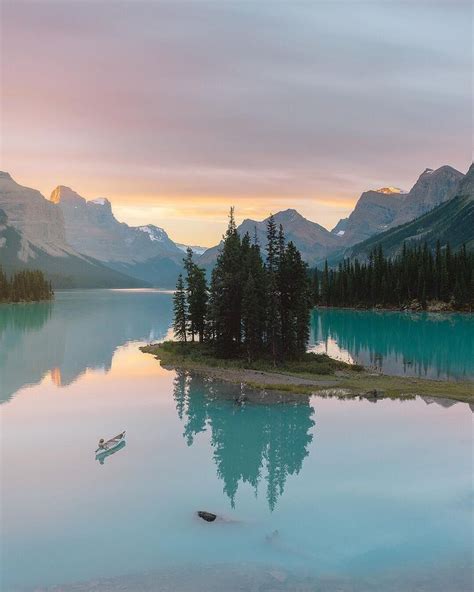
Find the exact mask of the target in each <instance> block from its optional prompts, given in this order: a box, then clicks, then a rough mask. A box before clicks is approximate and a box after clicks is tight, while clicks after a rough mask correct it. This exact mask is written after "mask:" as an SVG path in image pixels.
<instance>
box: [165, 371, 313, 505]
mask: <svg viewBox="0 0 474 592" xmlns="http://www.w3.org/2000/svg"><path fill="white" fill-rule="evenodd" d="M241 392H242V389H241V387H240V386H238V385H223V384H222V383H219V382H217V383H214V382H213V381H212V380H209V379H206V378H203V377H201V376H198V375H194V374H189V373H187V372H184V371H177V375H176V378H175V383H174V394H173V396H174V399H175V403H176V410H177V412H178V415H179V418H180V419H181V420H183V422H184V433H183V436H184V438H185V439H186V442H187V444H188V446H191V445H192V444H193V441H194V437H195V436H196V435H197V434H199V433H200V432H204V431H206V429H209V430H210V434H211V445H212V447H213V449H214V461H215V463H216V467H217V475H218V477H219V478H220V479H222V481H223V482H224V492H225V493H226V495H227V496H228V497H229V500H230V502H231V505H232V507H234V506H235V499H236V494H237V490H238V487H239V483H248V484H249V485H250V486H251V487H253V488H254V490H255V493H257V492H258V489H259V485H260V482H261V481H262V480H263V481H265V487H266V498H267V501H268V505H269V507H270V509H271V510H273V509H274V508H275V506H276V504H277V501H278V498H279V497H280V496H281V495H283V491H284V488H285V483H286V480H287V478H288V476H289V475H295V474H298V473H299V471H300V470H301V467H302V465H303V460H304V459H305V457H306V456H307V455H308V454H309V452H308V446H309V444H310V443H311V441H312V439H313V435H312V434H311V433H310V430H311V428H312V427H313V426H314V421H313V419H312V416H313V414H314V409H313V407H312V406H311V405H310V404H309V398H308V397H303V396H301V395H299V398H298V402H287V403H281V404H266V405H263V404H256V403H249V404H244V405H242V406H239V405H236V404H235V398H236V397H237V396H238V395H239V394H240V393H241Z"/></svg>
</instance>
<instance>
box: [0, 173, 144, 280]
mask: <svg viewBox="0 0 474 592" xmlns="http://www.w3.org/2000/svg"><path fill="white" fill-rule="evenodd" d="M0 264H1V265H2V267H3V268H4V269H5V270H6V271H7V273H12V272H14V271H19V270H21V269H33V268H34V269H40V270H41V271H43V272H44V273H45V274H46V276H47V277H48V279H50V280H51V281H52V283H53V286H54V287H55V288H109V287H114V288H120V287H139V286H143V285H146V284H145V282H142V281H137V280H136V279H134V278H131V277H128V276H126V275H124V274H122V273H117V272H116V271H114V270H111V269H108V268H107V267H106V266H104V265H103V264H101V263H100V262H99V261H97V260H94V259H93V258H90V257H85V256H83V255H81V254H79V253H78V252H77V251H75V250H74V249H73V248H72V247H71V246H70V245H69V244H68V243H67V242H66V239H65V227H64V218H63V215H62V213H61V210H59V208H57V207H56V206H55V205H54V204H52V203H51V202H49V201H48V200H47V199H46V198H45V197H43V196H42V195H41V193H40V192H39V191H36V190H35V189H30V188H28V187H23V186H21V185H19V184H18V183H16V182H15V181H14V180H13V179H12V178H11V176H10V175H9V174H8V173H0Z"/></svg>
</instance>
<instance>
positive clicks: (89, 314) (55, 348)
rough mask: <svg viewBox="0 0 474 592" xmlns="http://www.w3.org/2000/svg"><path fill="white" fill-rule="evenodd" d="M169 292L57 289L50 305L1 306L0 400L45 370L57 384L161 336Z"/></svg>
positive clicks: (168, 317) (37, 378)
mask: <svg viewBox="0 0 474 592" xmlns="http://www.w3.org/2000/svg"><path fill="white" fill-rule="evenodd" d="M171 319H172V301H171V296H170V295H169V294H163V293H159V292H156V291H153V290H150V291H140V292H135V291H122V290H121V291H113V290H89V291H84V292H82V291H74V292H59V293H58V294H57V295H56V299H55V301H54V302H52V303H37V304H25V305H0V403H3V402H5V401H8V400H9V399H10V398H11V396H12V395H14V394H15V393H16V392H17V391H18V390H19V389H20V388H22V387H23V386H25V385H29V384H36V383H38V382H40V381H41V380H42V379H43V377H44V376H45V375H46V374H47V373H50V376H51V379H52V380H53V382H54V383H55V384H56V385H57V386H67V385H69V384H71V383H73V382H74V381H75V380H77V378H78V377H79V376H81V375H82V374H83V373H84V372H85V371H86V370H88V369H95V370H100V369H102V370H103V371H104V372H108V371H109V370H110V367H111V364H112V358H113V354H114V352H115V350H116V349H117V347H119V346H121V345H123V344H125V343H127V342H129V341H151V340H159V339H163V338H164V337H165V336H166V335H167V332H168V329H169V327H170V324H171Z"/></svg>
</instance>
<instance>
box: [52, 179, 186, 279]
mask: <svg viewBox="0 0 474 592" xmlns="http://www.w3.org/2000/svg"><path fill="white" fill-rule="evenodd" d="M51 203H53V204H56V205H57V206H58V208H59V210H60V211H61V212H62V215H63V217H64V225H65V238H66V241H67V242H68V244H70V245H71V246H72V247H73V248H74V249H76V250H77V251H78V252H80V253H83V254H85V255H88V256H89V257H93V258H94V259H97V260H99V261H101V262H102V263H103V264H105V265H107V267H110V268H111V269H114V270H116V271H120V272H121V273H124V274H126V275H129V276H132V277H134V278H136V279H138V280H142V281H143V282H146V283H148V284H152V285H156V284H157V283H159V285H161V286H164V287H166V286H174V284H175V283H176V278H177V276H178V274H179V271H180V269H181V264H182V259H183V251H182V249H180V248H179V247H178V246H177V245H176V243H174V242H173V241H172V240H171V239H170V238H169V236H168V235H167V234H166V232H165V231H164V230H163V228H159V227H158V226H154V225H152V224H148V225H146V226H128V224H125V223H123V222H119V221H118V220H117V219H116V218H115V216H114V214H113V212H112V205H111V203H110V201H109V200H108V199H105V198H99V199H94V200H92V201H86V200H85V199H84V198H83V197H81V196H80V195H79V194H78V193H76V192H75V191H73V190H72V189H70V188H69V187H64V186H62V185H60V186H58V187H56V189H55V190H54V191H53V193H52V194H51Z"/></svg>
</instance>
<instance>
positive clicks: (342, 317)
mask: <svg viewBox="0 0 474 592" xmlns="http://www.w3.org/2000/svg"><path fill="white" fill-rule="evenodd" d="M311 348H312V349H313V350H314V351H317V352H324V351H327V352H328V353H329V354H330V355H332V356H333V357H338V358H340V359H342V360H344V361H349V362H359V363H361V364H363V365H364V366H368V367H370V368H373V369H374V370H376V371H380V372H383V373H385V374H394V375H401V376H420V377H425V378H435V379H438V378H439V379H443V380H445V379H448V380H474V315H473V314H463V313H425V312H422V313H408V312H396V311H366V310H360V311H357V310H350V309H329V310H324V309H319V310H314V311H313V314H312V319H311Z"/></svg>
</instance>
